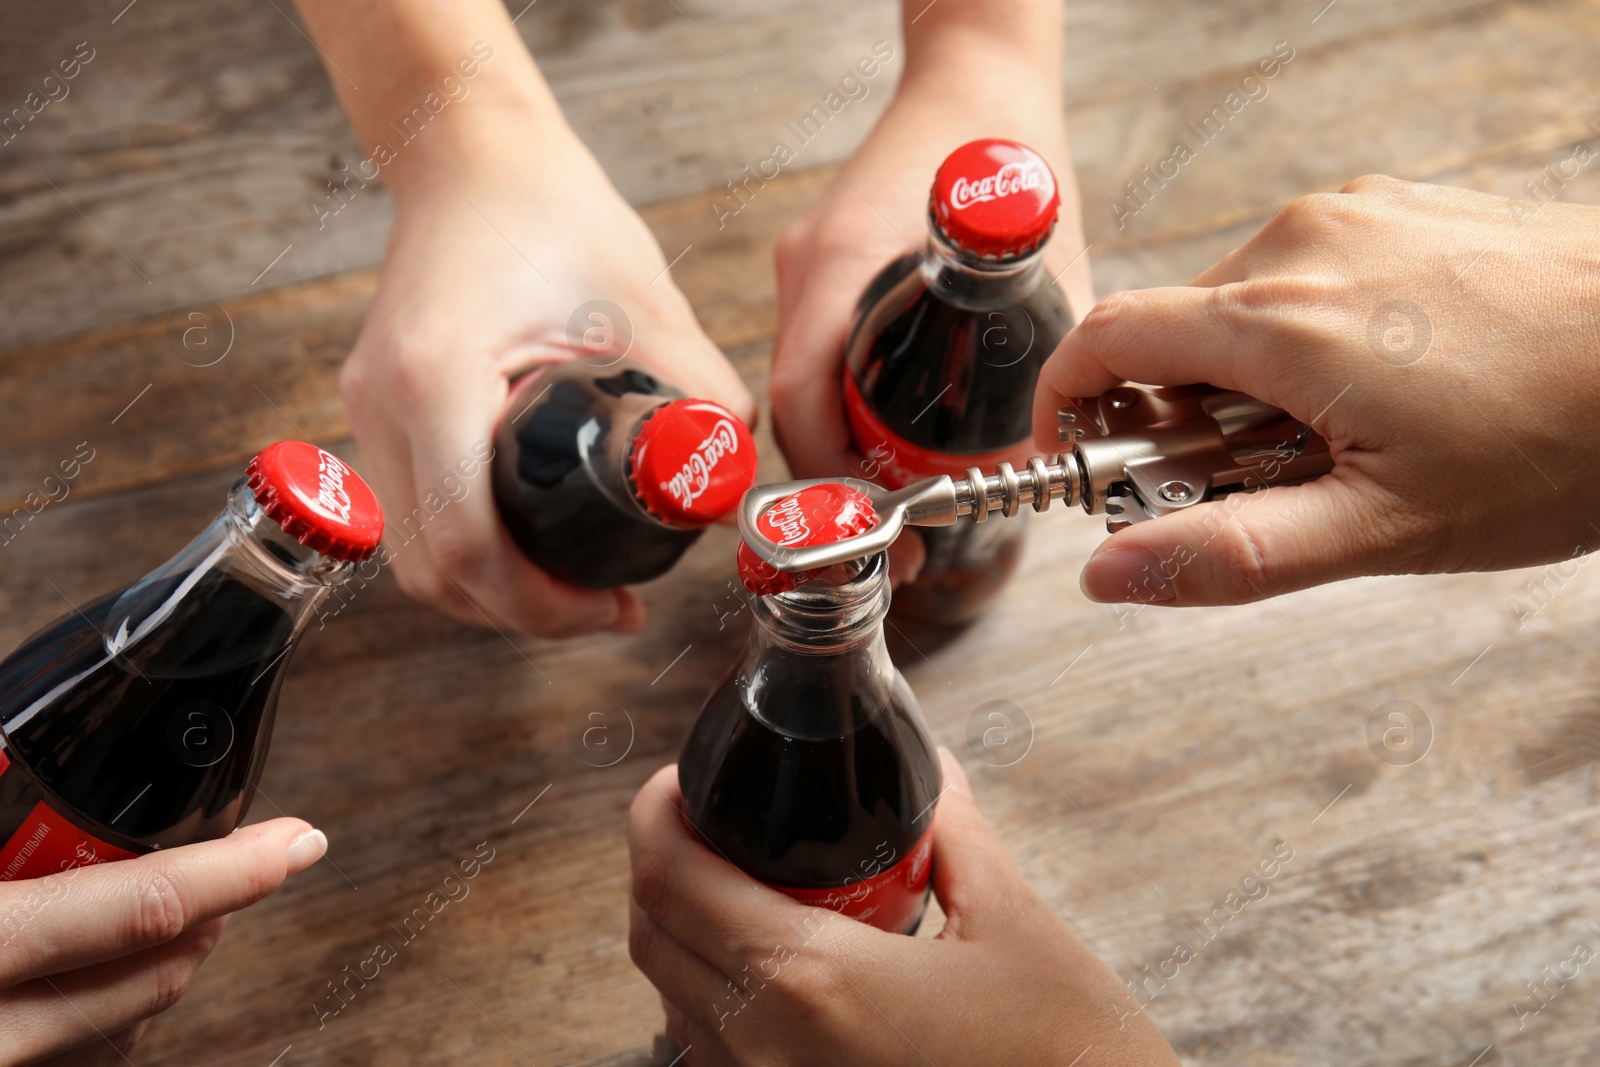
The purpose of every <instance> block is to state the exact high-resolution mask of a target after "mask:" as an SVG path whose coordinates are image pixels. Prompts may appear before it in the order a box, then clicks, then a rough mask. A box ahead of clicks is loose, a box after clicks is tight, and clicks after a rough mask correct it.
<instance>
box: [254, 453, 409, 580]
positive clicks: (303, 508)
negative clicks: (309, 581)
mask: <svg viewBox="0 0 1600 1067" xmlns="http://www.w3.org/2000/svg"><path fill="white" fill-rule="evenodd" d="M245 476H246V477H247V478H249V480H250V489H251V491H252V492H254V493H255V495H256V503H257V504H260V505H261V509H262V510H263V511H265V512H266V513H267V517H268V518H269V519H271V520H272V521H273V522H275V523H277V524H278V525H279V526H281V527H283V532H284V533H286V534H288V535H289V536H290V537H293V538H294V539H295V540H296V541H299V542H300V543H301V544H302V545H305V546H306V547H307V548H313V549H316V550H317V551H318V552H320V553H322V554H323V555H324V556H331V557H333V558H334V559H343V560H359V559H366V558H367V557H368V556H370V555H372V553H373V552H375V551H377V548H378V542H379V541H380V540H382V539H383V509H382V508H380V507H379V506H378V498H377V497H375V496H373V495H372V490H371V489H369V488H367V483H366V482H364V481H362V480H361V476H360V475H359V474H357V473H356V472H355V471H353V470H351V469H350V467H349V466H348V465H346V464H345V463H344V461H342V460H340V459H339V457H337V456H335V455H332V454H331V453H328V452H324V451H323V450H322V449H320V448H318V447H317V446H316V445H314V444H311V443H310V442H309V441H279V442H278V443H277V444H275V445H268V446H267V447H266V448H264V449H262V450H261V451H260V452H259V453H257V454H256V457H255V458H254V459H252V460H251V461H250V466H249V467H247V468H245Z"/></svg>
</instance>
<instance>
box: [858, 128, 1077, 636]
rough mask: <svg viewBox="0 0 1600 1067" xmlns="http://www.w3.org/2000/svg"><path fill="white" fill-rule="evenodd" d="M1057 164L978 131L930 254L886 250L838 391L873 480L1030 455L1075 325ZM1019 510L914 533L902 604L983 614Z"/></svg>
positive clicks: (953, 167) (922, 614) (930, 617)
mask: <svg viewBox="0 0 1600 1067" xmlns="http://www.w3.org/2000/svg"><path fill="white" fill-rule="evenodd" d="M1060 202H1061V201H1060V197H1059V196H1058V194H1057V192H1056V182H1055V176H1054V174H1052V173H1051V171H1050V167H1049V165H1048V164H1047V163H1045V161H1044V159H1043V158H1042V157H1041V156H1039V154H1038V153H1036V152H1034V151H1033V150H1032V149H1030V148H1028V147H1027V146H1025V145H1021V144H1018V143H1016V142H1015V141H1002V140H984V141H973V142H971V143H970V144H966V145H963V146H961V147H960V148H958V149H956V150H955V151H954V152H953V153H951V154H950V157H949V158H948V159H946V160H945V161H944V164H943V165H942V166H941V167H940V168H939V171H938V174H937V176H936V177H935V178H934V183H933V192H932V196H931V198H930V201H929V204H928V228H929V238H928V245H927V250H926V251H925V252H914V253H909V254H907V255H904V256H902V257H900V258H899V259H897V260H895V261H894V262H892V263H890V264H889V265H888V266H887V267H885V268H884V269H883V270H882V271H881V272H880V273H879V274H878V276H877V277H876V278H875V279H874V280H873V281H872V283H871V284H870V285H868V286H867V289H866V291H865V292H864V293H863V294H862V297H861V302H860V305H859V312H858V315H857V318H856V322H855V327H854V329H853V330H852V331H851V334H850V340H849V343H848V345H847V348H846V353H845V372H844V403H845V412H846V415H847V416H848V419H849V423H850V432H851V437H852V438H853V440H854V443H855V446H856V449H857V450H858V451H859V452H860V453H861V454H862V455H863V456H864V457H865V458H866V461H867V466H866V470H865V473H866V474H867V476H868V477H869V478H871V479H872V480H873V481H876V482H878V483H879V484H882V485H886V486H889V487H890V488H900V487H902V486H905V485H908V484H910V483H911V482H915V481H918V480H920V479H922V478H927V477H929V476H932V475H936V474H950V475H954V476H961V475H964V474H965V473H966V472H967V469H968V468H970V467H979V468H982V469H983V470H985V471H989V470H993V469H994V467H995V466H996V465H997V464H998V463H1000V462H1001V461H1008V462H1010V463H1012V464H1013V465H1015V466H1018V467H1020V466H1021V465H1022V464H1023V463H1025V462H1026V461H1027V459H1028V457H1029V456H1031V455H1033V454H1034V449H1033V447H1032V438H1033V433H1032V415H1033V391H1034V386H1035V385H1036V384H1037V382H1038V380H1039V369H1040V368H1041V367H1042V366H1043V365H1044V362H1045V360H1046V359H1047V358H1048V357H1049V355H1050V353H1051V352H1052V351H1053V350H1054V349H1055V347H1056V345H1057V343H1058V342H1060V340H1061V339H1062V338H1063V337H1064V336H1066V333H1067V331H1068V330H1069V329H1071V327H1072V313H1071V311H1070V310H1068V307H1067V302H1066V298H1065V297H1064V296H1063V295H1062V293H1061V290H1060V289H1059V288H1058V287H1057V286H1056V284H1055V281H1054V279H1052V278H1051V277H1050V275H1049V274H1048V273H1046V271H1045V269H1044V262H1043V255H1042V253H1043V250H1044V247H1045V243H1046V242H1047V241H1048V240H1049V237H1050V231H1051V230H1052V229H1053V228H1054V226H1055V221H1056V211H1057V209H1058V208H1059V207H1060ZM1024 529H1025V527H1024V526H1023V524H1022V521H1021V518H1020V516H1019V517H1016V518H1012V519H1010V520H1008V521H1005V522H985V523H962V524H960V525H957V526H948V527H940V528H932V529H925V530H921V531H920V533H921V536H922V540H923V544H924V545H925V546H926V547H927V561H926V563H924V565H923V568H922V572H921V573H920V574H919V575H918V577H917V579H916V580H915V581H914V582H910V583H907V584H905V585H903V586H901V587H900V588H899V589H898V590H897V591H896V592H895V614H896V616H903V617H906V618H911V619H916V620H919V621H927V622H933V623H942V624H959V623H965V622H969V621H971V620H972V619H974V618H976V617H977V616H978V614H980V613H981V612H982V611H983V609H984V608H985V607H986V606H987V605H988V603H989V601H990V600H991V599H992V598H993V597H994V595H995V594H996V593H998V592H999V590H1000V588H1001V587H1002V586H1003V585H1004V584H1005V582H1006V580H1007V579H1008V578H1009V577H1010V575H1011V573H1012V571H1013V570H1014V569H1015V568H1016V565H1017V560H1018V557H1019V554H1020V552H1021V545H1022V536H1023V532H1024Z"/></svg>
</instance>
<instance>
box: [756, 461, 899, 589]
mask: <svg viewBox="0 0 1600 1067" xmlns="http://www.w3.org/2000/svg"><path fill="white" fill-rule="evenodd" d="M877 521H878V516H877V512H876V511H875V510H874V508H873V506H872V501H871V500H869V499H867V496H866V494H865V493H862V492H860V491H859V490H856V489H852V488H850V487H849V486H848V485H841V484H839V483H838V482H828V483H824V484H822V485H808V486H806V487H805V488H804V489H801V490H800V491H799V492H797V493H794V494H792V495H790V496H786V497H784V498H782V499H781V500H778V501H777V502H775V503H774V504H773V505H772V506H771V507H769V508H767V510H766V511H764V512H762V513H761V517H760V518H759V519H757V520H756V524H757V527H758V529H759V530H760V532H761V533H762V534H764V535H765V536H767V537H769V538H771V539H772V540H773V541H775V542H776V543H777V544H778V545H780V546H782V547H783V548H804V547H807V546H809V545H826V544H833V543H834V542H836V541H843V540H845V539H846V538H848V537H854V536H855V535H856V534H859V533H862V532H863V531H866V530H870V529H872V527H873V526H874V525H876V524H877ZM738 560H739V578H740V579H741V580H742V581H743V582H744V586H745V588H746V589H748V590H750V591H751V592H752V593H755V594H757V595H758V596H771V595H772V594H774V593H786V592H788V591H789V590H791V589H797V588H799V587H800V586H802V585H804V584H805V583H807V582H809V581H812V580H813V579H816V578H819V577H823V576H824V575H826V574H828V572H830V571H835V570H838V571H840V572H841V573H840V577H841V578H842V579H846V580H847V579H848V578H850V577H853V576H854V572H855V571H856V570H858V569H859V566H860V561H857V560H852V561H850V562H847V563H841V564H836V565H835V566H833V567H824V568H822V569H820V570H813V571H793V572H791V571H781V570H779V569H778V568H777V567H775V566H773V565H772V564H771V563H768V562H767V561H766V560H764V559H762V558H761V557H760V556H758V555H756V554H755V552H753V551H752V550H751V548H750V546H749V545H747V544H745V543H743V542H740V544H739V554H738Z"/></svg>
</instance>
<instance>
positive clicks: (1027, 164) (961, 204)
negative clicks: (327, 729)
mask: <svg viewBox="0 0 1600 1067" xmlns="http://www.w3.org/2000/svg"><path fill="white" fill-rule="evenodd" d="M1044 181H1045V178H1044V169H1043V164H1042V163H1040V162H1039V161H1037V160H1032V159H1030V160H1026V161H1024V162H1021V163H1007V164H1005V165H1003V166H1002V167H1001V168H1000V169H999V170H997V171H995V172H994V173H993V174H991V175H989V176H988V177H987V178H979V179H978V180H976V181H972V180H969V179H967V178H965V177H962V178H957V179H956V181H955V184H954V185H952V186H951V187H950V206H951V207H952V208H953V209H955V210H956V211H965V210H966V209H967V208H969V207H971V206H972V205H973V204H987V203H988V202H989V201H991V200H1000V199H1002V198H1004V197H1008V196H1010V195H1011V194H1012V193H1025V192H1031V191H1033V190H1035V189H1039V188H1041V187H1043V185H1044ZM1052 184H1053V183H1052Z"/></svg>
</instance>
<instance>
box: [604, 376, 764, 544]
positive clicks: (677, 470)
mask: <svg viewBox="0 0 1600 1067" xmlns="http://www.w3.org/2000/svg"><path fill="white" fill-rule="evenodd" d="M629 465H630V468H631V471H632V475H631V476H632V479H633V491H634V493H635V494H636V495H637V496H638V498H639V502H640V503H641V504H643V505H644V507H645V510H646V511H648V512H650V514H652V515H654V516H656V517H657V518H659V519H662V520H664V521H665V522H667V523H670V524H672V525H674V526H708V525H710V524H711V523H713V522H716V521H717V520H718V519H720V518H722V516H724V515H726V514H727V513H728V512H730V511H732V510H733V509H734V508H736V507H738V506H739V498H740V497H742V496H744V491H745V490H746V489H748V488H750V487H751V486H752V485H754V484H755V481H756V442H755V438H753V437H751V436H750V429H749V427H747V426H745V424H744V422H743V421H742V420H740V418H739V417H738V416H737V415H735V414H734V413H733V412H731V411H729V410H728V409H727V408H725V407H723V406H722V405H721V404H715V403H712V402H711V401H709V400H673V401H669V402H668V403H665V404H662V405H661V406H660V407H658V408H656V409H655V410H654V411H652V412H651V413H650V414H649V415H646V416H645V420H644V425H643V426H641V427H640V428H639V433H638V435H637V436H635V437H634V439H633V454H632V456H631V457H630V464H629Z"/></svg>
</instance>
